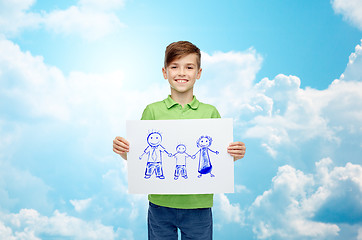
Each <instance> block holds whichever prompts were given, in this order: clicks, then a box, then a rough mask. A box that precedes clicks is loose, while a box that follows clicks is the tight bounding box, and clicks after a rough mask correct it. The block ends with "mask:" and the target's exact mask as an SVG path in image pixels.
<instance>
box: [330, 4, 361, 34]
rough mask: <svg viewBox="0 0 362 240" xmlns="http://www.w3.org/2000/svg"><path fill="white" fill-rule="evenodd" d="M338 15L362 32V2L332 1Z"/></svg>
mask: <svg viewBox="0 0 362 240" xmlns="http://www.w3.org/2000/svg"><path fill="white" fill-rule="evenodd" d="M331 2H332V6H333V9H334V11H335V12H336V13H338V14H342V15H343V18H344V19H346V20H347V21H350V22H351V23H352V24H354V25H355V26H356V27H358V28H359V29H360V30H362V2H361V1H359V0H331Z"/></svg>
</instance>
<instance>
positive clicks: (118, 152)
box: [113, 148, 124, 155]
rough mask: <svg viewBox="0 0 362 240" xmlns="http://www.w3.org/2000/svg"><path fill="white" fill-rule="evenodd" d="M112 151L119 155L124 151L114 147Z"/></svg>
mask: <svg viewBox="0 0 362 240" xmlns="http://www.w3.org/2000/svg"><path fill="white" fill-rule="evenodd" d="M113 152H115V153H117V154H119V155H121V154H123V153H124V152H122V151H119V150H117V149H115V148H113Z"/></svg>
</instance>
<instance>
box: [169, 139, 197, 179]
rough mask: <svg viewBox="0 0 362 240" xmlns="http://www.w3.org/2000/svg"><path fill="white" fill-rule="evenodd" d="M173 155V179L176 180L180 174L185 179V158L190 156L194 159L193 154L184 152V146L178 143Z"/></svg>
mask: <svg viewBox="0 0 362 240" xmlns="http://www.w3.org/2000/svg"><path fill="white" fill-rule="evenodd" d="M173 157H175V158H176V169H175V180H177V179H178V178H179V176H180V175H181V177H183V178H185V179H187V171H186V158H188V157H191V158H192V159H195V156H191V155H190V154H188V153H187V152H186V146H185V145H184V144H179V145H177V147H176V153H175V154H174V155H173Z"/></svg>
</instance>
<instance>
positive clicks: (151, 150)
mask: <svg viewBox="0 0 362 240" xmlns="http://www.w3.org/2000/svg"><path fill="white" fill-rule="evenodd" d="M161 142H162V136H161V134H160V133H159V132H154V131H152V132H151V133H150V134H148V137H147V143H148V146H147V148H146V149H145V151H144V152H143V153H142V155H141V156H140V157H139V159H140V160H142V157H143V155H145V154H148V160H147V166H146V171H145V178H146V179H148V178H150V177H151V176H152V174H153V172H155V174H156V177H157V178H159V179H164V178H165V176H164V175H163V170H162V152H165V153H167V154H168V156H169V157H171V156H172V153H168V152H167V151H166V149H165V148H164V147H163V146H162V145H161Z"/></svg>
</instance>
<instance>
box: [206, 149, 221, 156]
mask: <svg viewBox="0 0 362 240" xmlns="http://www.w3.org/2000/svg"><path fill="white" fill-rule="evenodd" d="M208 149H209V151H211V152H213V153H216V155H217V154H219V152H218V151H213V150H211V149H210V148H208Z"/></svg>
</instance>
